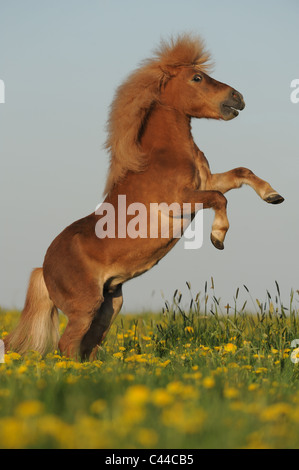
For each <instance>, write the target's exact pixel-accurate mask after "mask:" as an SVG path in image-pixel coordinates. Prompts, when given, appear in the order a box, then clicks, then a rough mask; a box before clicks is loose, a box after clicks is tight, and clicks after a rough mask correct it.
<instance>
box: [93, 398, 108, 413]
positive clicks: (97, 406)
mask: <svg viewBox="0 0 299 470" xmlns="http://www.w3.org/2000/svg"><path fill="white" fill-rule="evenodd" d="M106 409H107V402H106V401H105V400H102V399H98V400H96V401H94V402H93V403H92V404H91V406H90V411H91V412H92V413H94V414H97V415H98V414H101V413H102V412H103V411H104V410H106Z"/></svg>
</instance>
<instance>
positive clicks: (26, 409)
mask: <svg viewBox="0 0 299 470" xmlns="http://www.w3.org/2000/svg"><path fill="white" fill-rule="evenodd" d="M43 409H44V406H43V404H42V403H41V402H40V401H38V400H26V401H23V402H22V403H20V404H19V405H18V406H17V408H16V409H15V413H16V415H17V416H19V417H21V418H29V417H31V416H37V415H39V414H41V413H42V412H43Z"/></svg>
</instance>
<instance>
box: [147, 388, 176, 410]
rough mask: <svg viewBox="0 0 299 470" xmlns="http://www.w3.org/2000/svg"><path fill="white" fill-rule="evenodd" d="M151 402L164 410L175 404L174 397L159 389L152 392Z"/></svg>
mask: <svg viewBox="0 0 299 470" xmlns="http://www.w3.org/2000/svg"><path fill="white" fill-rule="evenodd" d="M151 401H152V402H153V404H154V405H156V406H158V407H161V408H163V407H164V406H167V405H169V404H171V403H172V402H173V396H172V395H171V394H170V393H169V392H168V391H167V390H165V389H164V388H157V389H156V390H154V391H153V392H152V396H151Z"/></svg>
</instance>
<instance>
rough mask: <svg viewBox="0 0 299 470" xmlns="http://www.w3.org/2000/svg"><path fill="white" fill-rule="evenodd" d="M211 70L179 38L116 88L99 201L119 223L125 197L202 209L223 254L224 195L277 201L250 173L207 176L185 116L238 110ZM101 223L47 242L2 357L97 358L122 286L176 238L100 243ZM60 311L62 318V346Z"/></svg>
mask: <svg viewBox="0 0 299 470" xmlns="http://www.w3.org/2000/svg"><path fill="white" fill-rule="evenodd" d="M208 62H209V54H208V53H207V52H206V51H205V49H204V46H203V42H202V40H201V39H200V38H197V37H193V36H191V35H181V36H178V37H177V38H176V39H171V40H170V41H169V42H162V43H161V45H160V47H159V48H158V49H157V50H156V51H155V54H154V56H153V57H152V58H151V59H148V60H147V61H145V62H143V64H142V65H141V66H140V68H138V69H137V70H136V71H135V72H133V73H132V74H131V75H130V76H129V78H128V79H127V80H126V81H125V82H124V83H123V84H122V85H121V86H120V87H119V89H118V90H117V92H116V96H115V99H114V101H113V103H112V106H111V111H110V117H109V123H108V140H107V148H108V149H109V151H110V170H109V174H108V179H107V184H106V188H105V201H104V202H108V203H110V204H112V205H113V207H114V208H115V215H116V216H117V214H118V210H119V209H118V196H119V195H125V196H126V202H127V205H129V204H131V203H133V202H136V201H138V202H140V203H142V204H144V205H145V207H148V206H149V204H150V203H152V202H155V203H161V202H164V203H167V204H169V205H170V204H171V203H172V202H173V201H176V202H178V203H179V204H180V205H181V206H182V205H183V203H191V204H193V205H192V207H195V204H196V203H202V204H203V208H212V209H213V210H214V212H215V218H214V222H213V225H212V231H211V241H212V243H213V245H214V246H215V247H216V248H218V249H223V247H224V245H223V242H224V238H225V234H226V232H227V230H228V227H229V223H228V219H227V214H226V204H227V200H226V198H225V196H224V193H226V192H227V191H229V190H231V189H234V188H239V187H240V186H241V185H242V184H248V185H249V186H251V187H252V188H253V189H254V190H255V191H256V193H257V194H258V195H259V196H260V197H261V198H262V199H263V200H264V201H266V202H268V203H271V204H278V203H280V202H282V201H283V198H282V197H281V196H280V195H279V194H278V193H277V192H276V191H275V190H274V189H273V188H272V187H271V186H270V185H269V184H268V183H267V182H266V181H263V180H262V179H260V178H258V177H257V176H255V175H254V174H253V173H252V171H250V170H248V169H247V168H236V169H234V170H230V171H227V172H225V173H218V174H212V173H211V171H210V168H209V164H208V161H207V159H206V157H205V156H204V154H203V152H202V151H201V150H199V148H198V147H197V146H196V144H195V143H194V141H193V138H192V134H191V125H190V122H191V118H192V117H194V118H212V119H222V120H225V121H228V120H230V119H233V118H235V117H236V116H238V110H242V109H243V108H244V106H245V104H244V100H243V96H242V95H241V94H240V93H239V92H238V91H236V90H235V89H234V88H232V87H230V86H228V85H225V84H224V83H221V82H218V81H216V80H214V79H212V78H211V77H210V76H209V75H207V72H208V70H209V63H208ZM191 212H192V211H191ZM194 214H195V209H194V211H193V212H192V216H194ZM100 217H101V216H100V215H97V213H92V214H90V215H88V216H87V217H84V218H83V219H81V220H78V221H77V222H74V223H73V224H72V225H70V226H68V227H67V228H66V229H65V230H64V231H63V232H62V233H61V234H60V235H58V236H57V238H56V239H55V240H54V241H53V242H52V244H51V245H50V247H49V248H48V251H47V253H46V256H45V260H44V264H43V267H42V268H37V269H35V270H34V271H33V272H32V274H31V278H30V282H29V287H28V292H27V297H26V302H25V306H24V310H23V312H22V315H21V318H20V322H19V324H18V326H17V327H16V329H15V330H14V331H13V332H12V333H11V334H10V335H8V336H7V337H6V338H5V348H6V350H14V351H17V352H19V353H20V354H22V353H24V352H26V351H27V350H30V349H33V350H37V351H39V352H40V353H41V354H43V353H45V352H47V351H50V350H51V349H52V350H53V349H57V348H58V347H59V349H60V351H61V352H62V353H63V354H64V355H66V356H70V357H74V358H78V357H81V358H82V359H85V360H86V359H88V358H90V357H91V358H94V357H96V352H97V348H98V346H99V345H100V343H101V342H102V341H103V339H104V338H105V336H106V335H107V332H108V330H109V328H110V326H111V324H112V322H113V320H114V319H115V317H116V315H117V314H118V312H119V311H120V309H121V306H122V284H123V283H124V282H126V281H128V280H129V279H132V278H134V277H136V276H138V275H140V274H142V273H143V272H145V271H147V270H149V269H150V268H152V267H153V266H154V265H155V264H157V263H158V261H159V260H160V259H161V258H163V257H164V256H165V255H166V253H167V252H168V251H169V250H170V249H171V248H172V247H173V246H174V245H175V243H176V242H177V241H178V239H179V238H175V237H173V236H171V235H169V237H168V238H163V237H161V236H160V237H157V238H149V237H146V238H143V237H137V238H130V237H128V236H127V237H124V238H123V237H120V236H117V234H116V236H115V238H111V237H106V238H99V237H98V236H97V235H96V233H95V227H96V224H97V222H98V221H99V219H100ZM58 309H60V310H61V311H62V312H64V314H65V315H67V317H68V324H67V326H66V329H65V331H64V333H63V335H62V337H61V339H60V340H59V335H58ZM58 341H59V343H58Z"/></svg>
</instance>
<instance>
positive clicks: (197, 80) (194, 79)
mask: <svg viewBox="0 0 299 470" xmlns="http://www.w3.org/2000/svg"><path fill="white" fill-rule="evenodd" d="M192 80H193V82H201V81H202V76H201V75H199V74H198V73H197V74H196V75H194V77H193V78H192Z"/></svg>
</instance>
